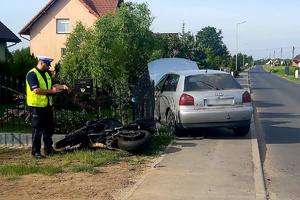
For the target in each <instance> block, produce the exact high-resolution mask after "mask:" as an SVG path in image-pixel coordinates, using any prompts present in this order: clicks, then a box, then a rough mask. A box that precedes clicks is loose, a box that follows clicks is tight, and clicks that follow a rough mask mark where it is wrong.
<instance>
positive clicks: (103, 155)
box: [0, 128, 176, 180]
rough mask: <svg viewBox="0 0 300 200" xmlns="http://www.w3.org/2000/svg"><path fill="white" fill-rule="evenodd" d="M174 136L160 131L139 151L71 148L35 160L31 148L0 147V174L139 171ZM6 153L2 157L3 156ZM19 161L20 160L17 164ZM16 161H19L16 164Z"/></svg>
mask: <svg viewBox="0 0 300 200" xmlns="http://www.w3.org/2000/svg"><path fill="white" fill-rule="evenodd" d="M175 139H176V137H175V136H174V135H172V134H169V133H168V132H167V131H166V129H164V128H163V129H161V130H160V132H159V133H157V134H154V135H153V137H152V140H151V144H150V147H149V148H147V149H145V150H143V151H139V152H135V153H129V152H127V151H123V150H107V149H96V150H90V149H81V150H79V149H74V150H66V151H65V152H63V154H62V155H55V156H52V157H47V158H46V159H44V160H36V159H34V158H32V157H31V155H30V149H11V148H0V158H1V157H5V158H7V159H2V160H0V175H1V176H4V177H6V178H7V179H8V180H15V179H18V178H20V177H21V176H23V175H26V174H32V173H41V174H44V175H48V176H52V175H55V174H57V173H63V172H73V173H77V172H88V173H91V174H97V173H101V171H100V170H99V169H98V167H101V166H104V165H114V164H118V163H120V162H126V163H128V164H130V165H132V166H133V168H138V167H140V166H142V165H143V164H145V163H146V162H147V160H151V159H153V158H155V157H156V156H158V155H159V152H161V151H163V150H164V149H165V147H166V146H167V145H168V144H169V143H170V142H172V141H174V140H175ZM4 154H5V155H4ZM18 160H21V161H18ZM16 161H18V162H16Z"/></svg>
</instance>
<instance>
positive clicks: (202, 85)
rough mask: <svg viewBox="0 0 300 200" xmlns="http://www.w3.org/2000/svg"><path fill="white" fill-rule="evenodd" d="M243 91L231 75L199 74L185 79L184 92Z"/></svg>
mask: <svg viewBox="0 0 300 200" xmlns="http://www.w3.org/2000/svg"><path fill="white" fill-rule="evenodd" d="M225 89H242V86H241V85H240V84H239V83H238V82H237V81H236V80H235V79H234V78H233V77H232V76H231V75H230V74H199V75H193V76H187V77H186V78H185V84H184V91H197V90H225Z"/></svg>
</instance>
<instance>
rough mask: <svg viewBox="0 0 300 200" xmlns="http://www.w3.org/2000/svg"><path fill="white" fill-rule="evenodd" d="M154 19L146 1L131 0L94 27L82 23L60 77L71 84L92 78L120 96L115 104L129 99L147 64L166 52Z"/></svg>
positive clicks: (68, 44)
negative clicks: (155, 30)
mask: <svg viewBox="0 0 300 200" xmlns="http://www.w3.org/2000/svg"><path fill="white" fill-rule="evenodd" d="M153 19H154V18H153V17H152V16H151V12H150V10H149V9H148V5H147V4H146V3H142V4H137V3H132V2H128V3H123V4H122V5H121V7H120V8H119V9H118V10H117V11H116V13H115V14H112V13H110V14H107V15H105V16H103V17H101V18H99V19H98V20H97V21H96V22H95V24H94V26H93V27H91V28H87V27H85V26H84V25H83V24H82V23H81V22H78V23H77V25H76V27H75V29H74V31H73V32H72V33H71V34H70V36H69V38H68V39H67V42H66V55H65V57H64V58H63V59H62V63H61V64H62V68H61V72H60V75H59V78H60V79H63V80H64V81H65V82H67V83H68V84H70V85H71V84H72V83H73V80H74V79H77V78H92V79H94V80H96V82H97V86H98V87H99V88H101V89H102V90H105V91H108V93H109V94H110V95H111V96H114V97H116V96H117V97H119V99H117V100H116V101H114V104H121V103H120V102H122V101H128V99H129V97H130V92H131V91H130V88H131V86H132V85H134V84H136V82H137V81H138V78H139V77H140V76H141V75H142V74H143V73H145V72H147V63H148V62H150V61H152V60H155V59H157V58H161V57H162V55H163V51H162V46H161V44H160V43H159V40H158V38H157V37H155V36H154V34H153V33H152V32H151V31H150V26H151V24H152V22H153ZM72 85H73V84H72ZM120 112H122V111H120ZM120 114H122V113H120Z"/></svg>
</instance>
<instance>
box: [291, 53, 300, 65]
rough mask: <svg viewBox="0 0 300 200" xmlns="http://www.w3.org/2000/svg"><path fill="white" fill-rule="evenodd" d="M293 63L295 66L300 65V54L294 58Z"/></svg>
mask: <svg viewBox="0 0 300 200" xmlns="http://www.w3.org/2000/svg"><path fill="white" fill-rule="evenodd" d="M292 65H293V66H294V67H300V54H299V55H297V56H296V57H295V58H293V63H292Z"/></svg>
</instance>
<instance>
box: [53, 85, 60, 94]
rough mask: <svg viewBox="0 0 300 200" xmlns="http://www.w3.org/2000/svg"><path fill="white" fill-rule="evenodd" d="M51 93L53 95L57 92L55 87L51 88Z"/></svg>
mask: <svg viewBox="0 0 300 200" xmlns="http://www.w3.org/2000/svg"><path fill="white" fill-rule="evenodd" d="M51 91H52V94H55V93H57V92H58V91H59V89H58V88H56V87H53V88H52V89H51Z"/></svg>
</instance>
